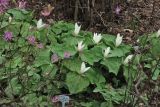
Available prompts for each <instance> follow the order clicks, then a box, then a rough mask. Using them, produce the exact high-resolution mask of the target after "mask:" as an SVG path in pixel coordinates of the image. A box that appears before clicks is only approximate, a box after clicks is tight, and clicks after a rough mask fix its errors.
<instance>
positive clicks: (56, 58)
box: [51, 53, 59, 63]
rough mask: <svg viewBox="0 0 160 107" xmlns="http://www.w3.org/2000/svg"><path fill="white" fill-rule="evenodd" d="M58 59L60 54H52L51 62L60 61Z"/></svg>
mask: <svg viewBox="0 0 160 107" xmlns="http://www.w3.org/2000/svg"><path fill="white" fill-rule="evenodd" d="M58 60H59V57H58V55H57V54H55V53H54V54H52V56H51V62H52V63H55V62H58Z"/></svg>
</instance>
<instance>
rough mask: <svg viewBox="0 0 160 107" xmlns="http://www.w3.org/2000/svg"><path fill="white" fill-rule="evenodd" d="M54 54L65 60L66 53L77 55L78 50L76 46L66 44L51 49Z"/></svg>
mask: <svg viewBox="0 0 160 107" xmlns="http://www.w3.org/2000/svg"><path fill="white" fill-rule="evenodd" d="M51 50H52V52H53V53H56V54H58V56H60V57H61V58H64V53H65V52H69V53H70V54H71V56H73V55H74V54H76V52H77V51H76V49H75V47H74V46H70V45H66V44H55V45H54V46H52V47H51Z"/></svg>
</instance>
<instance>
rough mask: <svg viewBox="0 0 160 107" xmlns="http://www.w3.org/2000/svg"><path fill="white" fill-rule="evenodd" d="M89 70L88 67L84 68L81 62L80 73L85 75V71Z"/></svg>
mask: <svg viewBox="0 0 160 107" xmlns="http://www.w3.org/2000/svg"><path fill="white" fill-rule="evenodd" d="M89 69H90V67H86V65H85V63H84V62H82V64H81V70H80V73H81V74H83V73H85V72H86V71H88V70H89Z"/></svg>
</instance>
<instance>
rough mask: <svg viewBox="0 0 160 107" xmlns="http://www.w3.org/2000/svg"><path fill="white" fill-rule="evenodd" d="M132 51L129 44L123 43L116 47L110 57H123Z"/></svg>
mask: <svg viewBox="0 0 160 107" xmlns="http://www.w3.org/2000/svg"><path fill="white" fill-rule="evenodd" d="M130 51H131V47H130V46H128V45H122V46H119V47H117V48H114V49H113V50H112V51H111V52H110V54H109V56H108V57H122V56H125V54H127V53H129V52H130Z"/></svg>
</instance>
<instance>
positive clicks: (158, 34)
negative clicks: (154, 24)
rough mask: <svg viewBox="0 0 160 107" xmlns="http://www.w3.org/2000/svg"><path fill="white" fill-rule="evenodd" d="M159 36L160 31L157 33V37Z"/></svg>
mask: <svg viewBox="0 0 160 107" xmlns="http://www.w3.org/2000/svg"><path fill="white" fill-rule="evenodd" d="M159 36H160V29H159V30H158V31H157V37H159Z"/></svg>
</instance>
